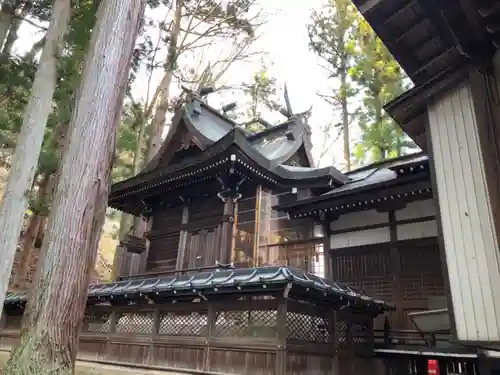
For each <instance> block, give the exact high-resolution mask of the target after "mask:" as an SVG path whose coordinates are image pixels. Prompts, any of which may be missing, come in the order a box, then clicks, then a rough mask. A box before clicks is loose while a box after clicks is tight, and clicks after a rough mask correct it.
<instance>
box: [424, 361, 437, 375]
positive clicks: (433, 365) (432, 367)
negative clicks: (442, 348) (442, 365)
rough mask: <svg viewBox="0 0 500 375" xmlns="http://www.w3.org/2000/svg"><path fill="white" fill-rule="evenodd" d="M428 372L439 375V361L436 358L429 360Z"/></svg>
mask: <svg viewBox="0 0 500 375" xmlns="http://www.w3.org/2000/svg"><path fill="white" fill-rule="evenodd" d="M427 374H428V375H439V363H438V361H437V360H436V359H429V360H428V361H427Z"/></svg>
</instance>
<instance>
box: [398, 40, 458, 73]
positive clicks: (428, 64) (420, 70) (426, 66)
mask: <svg viewBox="0 0 500 375" xmlns="http://www.w3.org/2000/svg"><path fill="white" fill-rule="evenodd" d="M455 51H456V47H455V46H453V47H451V48H448V49H447V50H446V51H444V52H441V53H438V54H437V55H436V56H434V57H432V58H431V59H430V60H428V61H427V62H426V63H425V64H424V65H422V66H421V67H420V68H418V69H417V70H415V71H413V72H411V73H409V74H408V75H409V76H410V77H411V78H414V77H417V76H418V75H419V74H422V73H425V71H426V70H428V69H429V68H431V67H432V65H434V64H435V63H436V62H437V61H439V60H441V59H443V58H445V57H448V56H449V55H450V54H451V53H453V52H455Z"/></svg>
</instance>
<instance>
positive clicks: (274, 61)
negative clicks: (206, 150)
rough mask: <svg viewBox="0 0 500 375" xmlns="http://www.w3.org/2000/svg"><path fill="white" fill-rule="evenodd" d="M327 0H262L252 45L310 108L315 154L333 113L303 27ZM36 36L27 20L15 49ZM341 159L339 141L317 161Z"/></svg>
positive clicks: (139, 85) (238, 70)
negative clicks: (257, 31) (264, 17)
mask: <svg viewBox="0 0 500 375" xmlns="http://www.w3.org/2000/svg"><path fill="white" fill-rule="evenodd" d="M326 1H327V0H308V1H303V0H262V4H261V6H262V7H263V8H264V10H265V12H266V14H268V15H269V16H268V18H267V23H266V24H265V25H263V26H262V27H261V29H260V34H261V37H260V38H259V39H258V40H257V42H256V43H255V44H254V45H253V47H252V48H253V49H255V50H259V51H264V52H266V53H267V55H266V58H265V61H266V62H267V63H268V65H269V73H270V75H271V76H272V77H274V78H276V81H277V84H278V85H279V87H280V88H283V85H284V84H285V83H286V84H287V87H288V92H289V97H290V101H291V104H292V107H293V110H294V112H295V113H298V112H301V111H305V110H307V109H309V108H310V107H311V106H312V108H313V109H312V116H311V118H310V125H311V128H312V132H313V136H312V143H313V147H314V150H313V154H316V155H317V154H318V153H319V151H320V150H319V148H320V147H321V145H322V143H323V136H322V133H321V131H320V127H321V126H322V125H323V124H325V123H327V122H332V116H334V115H333V114H332V112H331V110H330V108H329V107H328V106H327V105H326V104H325V103H324V102H323V101H322V100H321V99H319V98H318V96H317V95H316V93H317V92H318V91H324V90H325V89H326V88H327V87H326V85H325V84H326V75H325V72H324V70H323V69H322V68H321V67H320V66H319V60H318V58H317V56H316V55H315V54H314V53H313V52H312V51H310V50H309V44H308V43H309V38H308V34H307V25H308V23H309V21H310V15H311V11H312V9H320V8H321V7H322V5H324V4H325V3H326ZM40 37H41V32H40V31H39V30H38V29H36V28H35V27H33V26H31V25H29V24H26V23H25V24H23V26H22V27H21V29H20V32H19V39H18V41H17V43H16V45H15V48H14V51H15V52H19V53H22V52H24V51H27V50H29V49H30V48H31V45H32V44H33V42H34V41H35V40H38V39H39V38H40ZM215 48H216V47H214V48H213V49H214V50H215ZM219 48H220V46H219ZM222 48H224V46H223V47H222ZM209 54H210V52H209ZM258 69H259V64H258V63H257V62H256V61H255V62H254V63H251V64H240V65H237V66H235V67H234V68H231V69H230V70H228V72H227V74H226V75H225V77H224V80H225V81H226V82H228V83H233V84H238V83H240V84H241V83H242V81H244V80H248V79H249V78H250V77H251V76H252V74H253V73H254V72H255V71H257V70H258ZM161 77H162V72H161V70H158V71H156V72H155V73H154V74H153V76H152V79H151V82H150V84H148V83H147V82H148V77H147V76H146V75H145V74H144V73H141V74H140V75H139V76H138V78H137V80H136V84H135V85H134V88H133V93H134V96H136V97H142V98H146V97H147V93H148V88H149V92H150V96H151V95H152V94H151V92H153V91H154V90H155V88H156V86H157V84H158V83H159V81H160V80H161ZM341 159H342V146H341V142H337V144H336V146H334V147H332V148H331V151H330V153H329V155H326V156H325V158H323V159H322V160H321V164H322V165H325V164H331V163H332V162H333V160H337V161H341ZM336 164H339V163H336Z"/></svg>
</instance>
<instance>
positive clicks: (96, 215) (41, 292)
mask: <svg viewBox="0 0 500 375" xmlns="http://www.w3.org/2000/svg"><path fill="white" fill-rule="evenodd" d="M144 8H145V1H144V0H127V1H124V0H107V1H101V2H100V5H99V10H98V15H97V21H96V25H95V27H94V28H93V32H92V39H91V43H90V49H89V52H88V54H87V56H86V58H85V65H84V72H83V78H82V83H81V85H80V89H79V91H78V96H77V100H76V103H75V109H74V111H73V114H72V117H71V121H70V126H69V132H68V144H67V148H66V150H65V153H64V156H63V161H62V166H61V173H60V177H59V184H58V187H57V191H56V194H55V198H54V202H53V207H52V211H51V213H50V216H49V222H48V228H47V234H46V235H45V237H44V242H43V247H42V257H43V258H42V264H41V267H40V272H39V275H38V277H37V278H36V282H37V286H36V289H34V290H33V292H32V295H31V296H30V298H29V300H28V303H27V306H26V310H25V315H24V318H23V327H22V329H21V340H20V342H19V344H18V345H17V346H16V347H15V348H14V350H13V352H12V354H11V357H10V359H9V362H8V363H7V366H6V368H5V369H4V374H40V375H44V374H61V375H64V374H73V371H74V364H75V360H76V354H77V350H78V339H79V333H80V327H81V322H82V319H83V315H84V309H85V304H86V300H87V286H88V283H89V278H90V272H91V270H92V268H93V266H94V264H95V260H96V255H97V247H98V241H99V237H100V232H101V228H102V225H103V222H104V218H105V212H106V202H107V197H108V191H109V183H110V176H111V164H112V159H113V154H114V146H115V131H116V125H117V123H118V122H119V120H120V116H121V106H122V102H123V97H124V94H125V89H126V86H127V77H128V73H129V70H130V64H131V58H132V53H133V48H134V43H135V40H136V36H137V34H138V31H139V29H140V22H141V19H142V15H143V12H144Z"/></svg>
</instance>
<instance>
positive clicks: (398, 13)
mask: <svg viewBox="0 0 500 375" xmlns="http://www.w3.org/2000/svg"><path fill="white" fill-rule="evenodd" d="M416 5H418V2H417V1H416V0H413V1H409V2H407V3H406V4H405V5H403V6H402V7H401V8H399V9H398V10H397V11H395V12H394V13H392V14H391V15H390V16H389V17H387V18H386V19H385V20H384V25H386V24H388V23H391V22H392V21H394V20H397V19H398V18H399V17H400V16H401V14H403V13H404V12H406V11H407V10H408V9H410V8H411V7H413V6H416Z"/></svg>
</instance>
